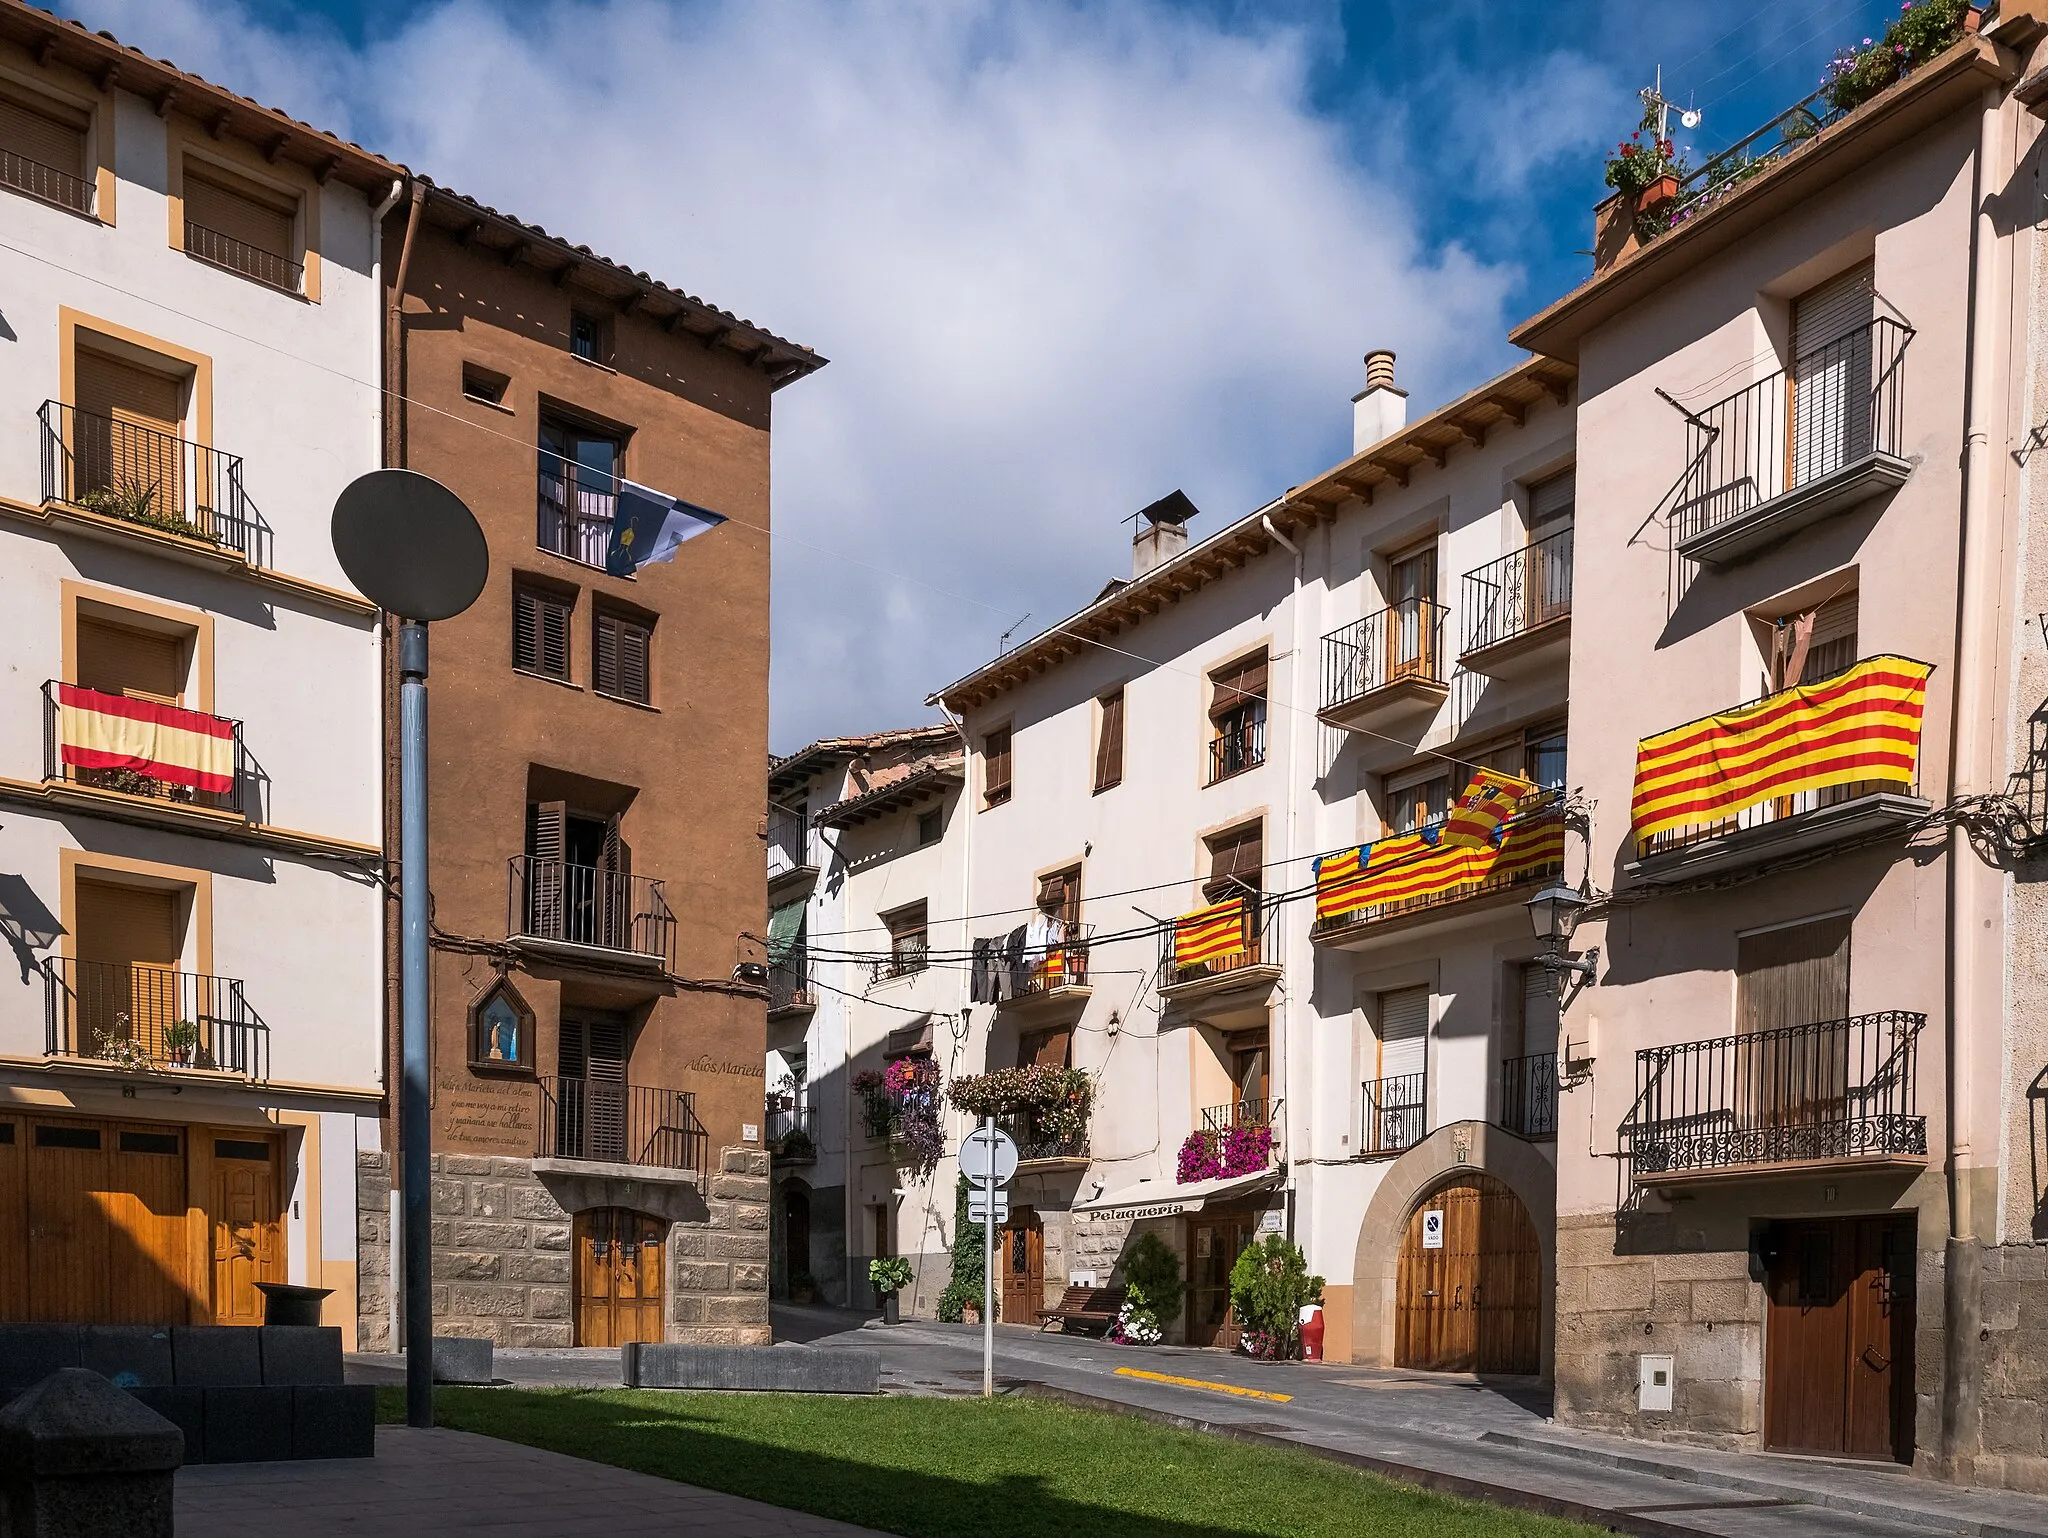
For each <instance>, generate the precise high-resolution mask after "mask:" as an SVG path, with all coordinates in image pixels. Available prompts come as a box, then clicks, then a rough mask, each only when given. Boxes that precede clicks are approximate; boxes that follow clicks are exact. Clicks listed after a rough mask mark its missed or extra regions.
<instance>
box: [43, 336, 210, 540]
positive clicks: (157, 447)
mask: <svg viewBox="0 0 2048 1538" xmlns="http://www.w3.org/2000/svg"><path fill="white" fill-rule="evenodd" d="M76 370H77V381H76V389H77V405H78V421H77V425H76V427H75V429H74V430H73V433H72V444H71V452H72V455H73V459H74V465H75V471H76V481H75V489H76V492H77V494H78V495H80V496H84V495H85V494H87V493H90V492H95V491H112V492H117V493H119V494H121V495H122V496H123V497H124V498H128V497H134V498H136V499H138V500H139V499H140V498H141V497H142V496H144V495H147V496H148V497H149V498H150V502H149V506H150V509H151V511H154V512H159V513H167V512H175V513H182V512H183V511H184V509H185V474H184V470H185V466H184V460H183V454H184V445H183V444H182V443H180V442H179V439H178V434H179V432H180V430H181V425H182V424H181V419H182V416H183V411H182V406H181V402H182V400H183V397H184V393H185V387H184V382H183V381H182V380H181V379H178V378H177V377H175V376H173V375H171V374H165V373H159V372H157V371H156V370H154V369H148V368H143V367H141V366H140V365H138V364H134V363H130V362H127V361H126V360H123V359H118V358H113V357H109V356H107V355H106V354H104V353H96V352H89V351H84V350H81V351H80V352H79V353H78V355H77V358H76Z"/></svg>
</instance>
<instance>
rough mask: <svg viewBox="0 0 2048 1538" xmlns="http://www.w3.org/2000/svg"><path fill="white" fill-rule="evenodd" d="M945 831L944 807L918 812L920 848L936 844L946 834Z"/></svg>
mask: <svg viewBox="0 0 2048 1538" xmlns="http://www.w3.org/2000/svg"><path fill="white" fill-rule="evenodd" d="M945 833H946V813H945V810H944V808H940V807H935V808H933V809H932V810H931V811H929V812H919V813H918V814H917V847H918V848H920V849H922V848H924V847H925V846H926V845H927V844H936V843H937V842H938V841H939V840H940V839H941V838H943V837H944V836H945Z"/></svg>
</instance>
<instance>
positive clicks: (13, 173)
mask: <svg viewBox="0 0 2048 1538" xmlns="http://www.w3.org/2000/svg"><path fill="white" fill-rule="evenodd" d="M0 187H12V188H13V189H14V190H15V191H16V192H25V193H27V194H28V195H29V196H30V197H32V198H36V199H39V200H40V201H42V202H44V203H48V204H50V205H52V206H53V207H56V208H62V209H67V210H69V211H70V212H71V213H74V214H88V215H89V214H91V213H92V211H93V203H94V199H95V197H96V195H97V193H98V190H99V188H98V184H97V183H96V182H94V181H92V180H90V179H89V178H87V177H83V176H73V175H72V174H71V173H70V172H69V171H60V170H58V169H57V168H56V167H55V166H46V165H44V164H43V163H42V162H41V161H39V160H30V159H29V158H28V156H26V155H18V154H16V153H15V152H14V151H13V150H9V149H0Z"/></svg>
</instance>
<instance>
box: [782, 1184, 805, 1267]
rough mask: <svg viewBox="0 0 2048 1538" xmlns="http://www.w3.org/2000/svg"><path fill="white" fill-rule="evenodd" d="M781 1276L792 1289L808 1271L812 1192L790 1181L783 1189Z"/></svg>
mask: <svg viewBox="0 0 2048 1538" xmlns="http://www.w3.org/2000/svg"><path fill="white" fill-rule="evenodd" d="M782 1257H783V1273H782V1275H783V1279H784V1283H785V1285H786V1286H787V1287H788V1288H789V1289H790V1290H791V1291H792V1292H793V1291H795V1289H796V1279H797V1278H798V1277H799V1276H809V1275H810V1274H811V1193H810V1189H809V1188H808V1187H807V1186H804V1185H802V1184H801V1183H799V1182H797V1181H794V1180H792V1181H790V1182H789V1183H788V1184H787V1185H785V1186H784V1187H783V1188H782Z"/></svg>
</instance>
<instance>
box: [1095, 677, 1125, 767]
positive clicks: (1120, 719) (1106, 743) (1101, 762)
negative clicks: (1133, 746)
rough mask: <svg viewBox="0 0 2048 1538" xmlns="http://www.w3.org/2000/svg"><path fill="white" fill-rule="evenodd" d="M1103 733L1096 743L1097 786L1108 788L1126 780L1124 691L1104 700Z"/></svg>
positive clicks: (1108, 696) (1107, 696)
mask: <svg viewBox="0 0 2048 1538" xmlns="http://www.w3.org/2000/svg"><path fill="white" fill-rule="evenodd" d="M1101 732H1102V735H1101V736H1100V737H1099V738H1097V739H1096V743H1095V788H1096V789H1097V790H1108V789H1109V788H1110V787H1111V786H1112V785H1121V784H1122V783H1123V781H1124V691H1123V690H1121V689H1119V690H1117V691H1116V693H1114V694H1111V695H1105V696H1104V697H1103V700H1102V727H1101Z"/></svg>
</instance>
